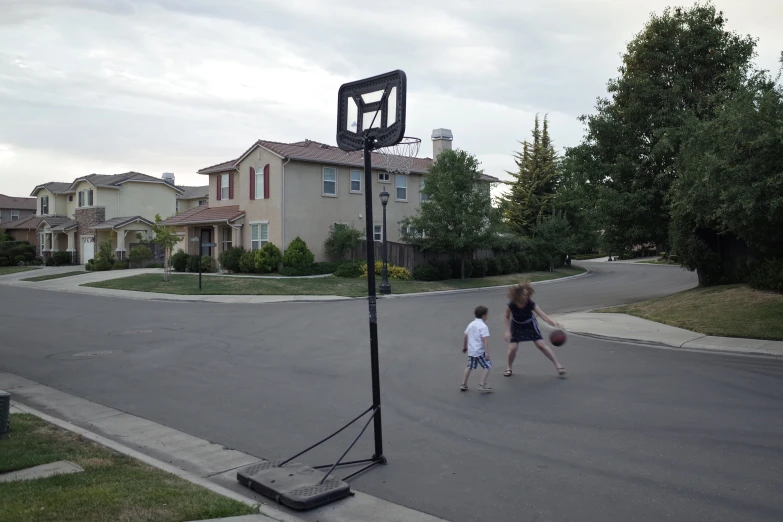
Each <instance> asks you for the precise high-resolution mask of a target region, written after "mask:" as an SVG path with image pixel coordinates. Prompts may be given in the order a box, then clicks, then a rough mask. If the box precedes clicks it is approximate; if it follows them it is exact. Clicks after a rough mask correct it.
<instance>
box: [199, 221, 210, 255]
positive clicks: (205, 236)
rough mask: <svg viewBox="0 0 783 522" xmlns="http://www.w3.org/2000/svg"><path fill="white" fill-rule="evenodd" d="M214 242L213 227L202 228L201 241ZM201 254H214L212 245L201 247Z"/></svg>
mask: <svg viewBox="0 0 783 522" xmlns="http://www.w3.org/2000/svg"><path fill="white" fill-rule="evenodd" d="M211 242H212V229H211V228H202V229H201V243H202V244H203V243H211ZM201 255H202V256H210V257H211V256H212V249H211V248H210V247H201Z"/></svg>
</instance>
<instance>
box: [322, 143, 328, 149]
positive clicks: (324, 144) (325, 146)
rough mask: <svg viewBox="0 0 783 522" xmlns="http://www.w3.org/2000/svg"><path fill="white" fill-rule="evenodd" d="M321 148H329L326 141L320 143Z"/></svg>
mask: <svg viewBox="0 0 783 522" xmlns="http://www.w3.org/2000/svg"><path fill="white" fill-rule="evenodd" d="M321 148H322V149H328V148H329V145H327V144H326V143H322V144H321Z"/></svg>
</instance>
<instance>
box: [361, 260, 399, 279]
mask: <svg viewBox="0 0 783 522" xmlns="http://www.w3.org/2000/svg"><path fill="white" fill-rule="evenodd" d="M361 270H362V277H367V263H362V265H361ZM382 274H383V261H379V260H376V261H375V275H376V276H377V277H381V275H382ZM386 274H387V275H388V277H389V279H399V280H401V281H406V280H408V279H410V278H411V273H410V272H408V269H407V268H405V267H402V266H396V265H389V264H387V265H386Z"/></svg>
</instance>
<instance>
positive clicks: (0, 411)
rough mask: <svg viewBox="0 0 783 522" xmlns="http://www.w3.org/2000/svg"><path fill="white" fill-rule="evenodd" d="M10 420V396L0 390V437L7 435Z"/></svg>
mask: <svg viewBox="0 0 783 522" xmlns="http://www.w3.org/2000/svg"><path fill="white" fill-rule="evenodd" d="M10 419H11V394H10V393H8V392H4V391H3V390H0V437H2V436H3V435H5V434H6V433H8V424H9V422H10Z"/></svg>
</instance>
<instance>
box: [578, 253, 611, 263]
mask: <svg viewBox="0 0 783 522" xmlns="http://www.w3.org/2000/svg"><path fill="white" fill-rule="evenodd" d="M602 257H608V256H607V255H606V254H577V255H575V256H572V257H571V259H572V260H574V261H587V260H589V259H600V258H602Z"/></svg>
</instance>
